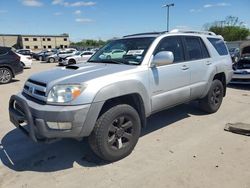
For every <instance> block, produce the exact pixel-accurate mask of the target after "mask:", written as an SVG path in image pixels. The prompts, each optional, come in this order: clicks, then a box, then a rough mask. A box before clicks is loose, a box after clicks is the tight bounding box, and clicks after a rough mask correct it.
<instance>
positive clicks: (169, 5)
mask: <svg viewBox="0 0 250 188" xmlns="http://www.w3.org/2000/svg"><path fill="white" fill-rule="evenodd" d="M173 6H174V3H171V4H166V5H163V6H162V8H167V32H169V7H173Z"/></svg>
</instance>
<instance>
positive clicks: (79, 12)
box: [74, 10, 82, 15]
mask: <svg viewBox="0 0 250 188" xmlns="http://www.w3.org/2000/svg"><path fill="white" fill-rule="evenodd" d="M81 13H82V11H81V10H76V11H75V12H74V14H76V15H80V14H81Z"/></svg>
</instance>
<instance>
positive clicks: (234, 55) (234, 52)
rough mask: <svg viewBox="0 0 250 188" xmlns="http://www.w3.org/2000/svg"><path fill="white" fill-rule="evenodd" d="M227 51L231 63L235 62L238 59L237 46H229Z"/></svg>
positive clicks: (238, 51) (238, 50)
mask: <svg viewBox="0 0 250 188" xmlns="http://www.w3.org/2000/svg"><path fill="white" fill-rule="evenodd" d="M229 53H230V55H231V58H232V61H233V63H236V62H238V61H239V59H240V49H239V48H230V49H229Z"/></svg>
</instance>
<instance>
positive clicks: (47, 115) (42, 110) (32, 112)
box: [9, 94, 90, 142]
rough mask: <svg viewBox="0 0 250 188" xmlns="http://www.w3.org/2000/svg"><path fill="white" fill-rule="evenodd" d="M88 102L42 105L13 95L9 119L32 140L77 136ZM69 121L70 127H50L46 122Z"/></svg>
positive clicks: (84, 117)
mask: <svg viewBox="0 0 250 188" xmlns="http://www.w3.org/2000/svg"><path fill="white" fill-rule="evenodd" d="M89 108H90V104H87V105H80V106H52V105H42V104H38V103H35V102H33V101H29V100H27V99H25V98H24V97H23V96H22V95H21V94H19V95H13V96H11V98H10V101H9V117H10V121H11V122H12V123H13V124H14V125H15V126H16V127H17V128H20V129H21V130H22V131H23V133H25V134H26V135H27V136H29V137H30V138H31V139H32V140H33V141H35V142H37V141H47V140H49V139H55V138H79V137H80V133H81V131H82V129H83V126H84V122H85V120H86V117H87V114H88V111H89ZM49 122H52V123H66V122H67V123H71V128H70V129H60V128H59V126H58V128H50V127H49V126H48V123H49Z"/></svg>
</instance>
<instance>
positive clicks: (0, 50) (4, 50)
mask: <svg viewBox="0 0 250 188" xmlns="http://www.w3.org/2000/svg"><path fill="white" fill-rule="evenodd" d="M7 52H8V50H7V49H6V48H0V56H1V55H6V54H7Z"/></svg>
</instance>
